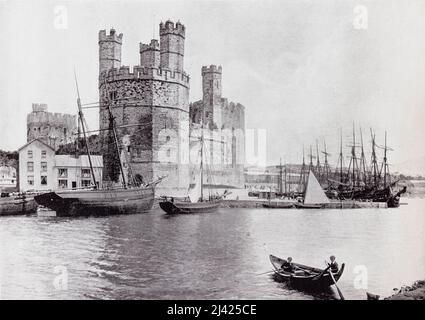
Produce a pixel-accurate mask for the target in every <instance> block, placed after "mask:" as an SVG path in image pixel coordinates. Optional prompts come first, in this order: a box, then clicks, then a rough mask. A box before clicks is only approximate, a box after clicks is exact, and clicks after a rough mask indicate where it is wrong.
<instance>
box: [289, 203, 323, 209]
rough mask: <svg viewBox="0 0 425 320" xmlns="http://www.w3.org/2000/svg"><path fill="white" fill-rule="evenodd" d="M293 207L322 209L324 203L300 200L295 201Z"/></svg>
mask: <svg viewBox="0 0 425 320" xmlns="http://www.w3.org/2000/svg"><path fill="white" fill-rule="evenodd" d="M295 208H297V209H322V208H325V205H324V204H304V203H301V202H297V203H295Z"/></svg>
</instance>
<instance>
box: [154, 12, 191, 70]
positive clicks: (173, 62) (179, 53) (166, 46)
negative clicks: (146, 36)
mask: <svg viewBox="0 0 425 320" xmlns="http://www.w3.org/2000/svg"><path fill="white" fill-rule="evenodd" d="M159 37H160V51H161V63H160V66H161V68H165V69H171V70H175V71H180V72H182V71H183V58H184V40H185V27H184V25H182V24H181V23H180V22H179V21H178V22H177V23H176V25H174V22H172V21H170V20H168V21H166V22H165V24H164V23H163V22H161V23H160V25H159Z"/></svg>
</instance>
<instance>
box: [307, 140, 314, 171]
mask: <svg viewBox="0 0 425 320" xmlns="http://www.w3.org/2000/svg"><path fill="white" fill-rule="evenodd" d="M310 170H313V150H312V148H311V145H310V164H309V166H308V171H310ZM309 174H310V173H309Z"/></svg>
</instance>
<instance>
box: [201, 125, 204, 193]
mask: <svg viewBox="0 0 425 320" xmlns="http://www.w3.org/2000/svg"><path fill="white" fill-rule="evenodd" d="M200 170H201V201H203V200H204V122H203V119H201V167H200Z"/></svg>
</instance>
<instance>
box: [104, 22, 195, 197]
mask: <svg viewBox="0 0 425 320" xmlns="http://www.w3.org/2000/svg"><path fill="white" fill-rule="evenodd" d="M184 29H185V28H184V26H183V25H182V24H181V23H177V24H176V25H174V23H173V22H171V21H167V22H166V23H165V24H164V23H161V24H160V36H161V38H160V42H159V43H158V40H155V39H153V40H151V41H150V43H149V44H143V43H140V45H139V52H140V65H139V66H134V67H133V68H132V70H131V69H130V67H127V66H120V67H119V68H117V67H114V66H117V65H119V62H121V61H120V57H121V55H120V54H121V52H120V50H119V53H120V54H119V55H118V54H115V53H114V55H113V56H112V57H111V55H110V54H106V53H107V52H108V53H111V52H112V51H113V52H116V53H117V52H118V47H119V48H121V44H122V42H121V37H119V39H120V41H115V40H116V39H117V36H115V37H109V38H108V37H106V38H107V39H108V41H109V40H111V41H109V42H108V41H107V42H108V43H111V46H112V47H111V46H109V45H106V43H105V41H99V48H100V49H99V50H100V51H99V53H100V55H102V54H103V57H102V56H100V57H99V58H100V59H99V63H100V70H101V73H100V75H99V101H100V113H99V126H100V129H101V131H100V135H101V140H102V143H103V146H104V148H105V152H104V166H105V169H104V174H105V176H104V178H105V180H111V181H117V177H116V173H117V170H116V159H114V155H113V153H114V152H113V150H112V151H110V150H109V151H108V150H107V148H108V146H110V145H111V141H113V140H111V135H110V134H109V133H110V130H108V128H109V115H108V108H107V105H110V106H111V110H112V113H113V116H114V119H115V124H116V127H117V130H118V136H119V138H120V139H123V140H122V141H121V142H122V143H121V144H122V146H123V150H124V151H125V152H126V158H127V159H129V160H130V161H129V162H130V167H131V171H132V175H133V176H136V175H138V176H139V178H141V179H143V180H144V181H145V182H148V181H152V180H155V179H157V178H158V177H160V176H164V175H166V176H167V178H166V179H164V180H163V181H162V182H161V184H160V185H158V188H157V194H158V195H161V194H176V193H182V194H184V193H185V192H187V188H188V186H189V76H188V75H187V74H186V73H185V72H184V70H183V58H184V33H185V30H184ZM99 34H100V35H101V36H102V37H104V36H103V33H102V31H101V32H100V33H99ZM114 34H115V33H114ZM112 44H113V45H112ZM118 45H119V46H118ZM112 48H113V49H114V50H112ZM115 153H116V152H115ZM118 174H119V172H118ZM130 182H131V181H130Z"/></svg>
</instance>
